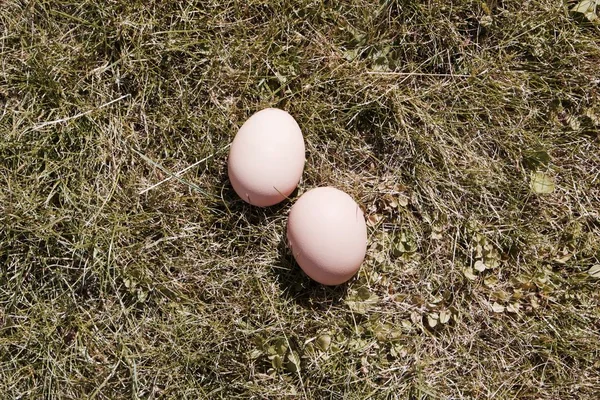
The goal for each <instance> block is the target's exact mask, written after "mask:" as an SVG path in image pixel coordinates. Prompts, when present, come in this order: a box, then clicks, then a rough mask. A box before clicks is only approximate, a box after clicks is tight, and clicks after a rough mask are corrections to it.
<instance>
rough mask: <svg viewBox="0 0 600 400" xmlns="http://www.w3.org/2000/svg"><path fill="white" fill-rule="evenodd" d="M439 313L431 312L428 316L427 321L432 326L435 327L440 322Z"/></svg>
mask: <svg viewBox="0 0 600 400" xmlns="http://www.w3.org/2000/svg"><path fill="white" fill-rule="evenodd" d="M438 319H439V315H438V314H437V313H433V314H429V315H428V316H427V323H428V324H429V326H430V327H432V328H435V326H436V325H437V324H438Z"/></svg>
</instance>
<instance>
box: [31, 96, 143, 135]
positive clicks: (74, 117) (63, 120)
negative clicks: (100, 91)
mask: <svg viewBox="0 0 600 400" xmlns="http://www.w3.org/2000/svg"><path fill="white" fill-rule="evenodd" d="M129 96H131V94H129V93H127V94H125V95H123V96H121V97H119V98H117V99H114V100H111V101H109V102H108V103H104V104H102V105H101V106H99V107H96V108H92V109H91V110H87V111H85V112H82V113H79V114H76V115H73V116H72V117H67V118H61V119H57V120H54V121H47V122H42V123H41V124H38V125H35V126H34V127H33V128H31V130H32V131H37V130H39V129H42V128H44V127H46V126H49V125H56V124H60V123H62V122H67V121H70V120H72V119H76V118H80V117H83V116H85V115H88V114H91V113H93V112H94V111H97V110H100V109H102V108H104V107H108V106H110V105H111V104H113V103H116V102H117V101H121V100H123V99H124V98H126V97H129Z"/></svg>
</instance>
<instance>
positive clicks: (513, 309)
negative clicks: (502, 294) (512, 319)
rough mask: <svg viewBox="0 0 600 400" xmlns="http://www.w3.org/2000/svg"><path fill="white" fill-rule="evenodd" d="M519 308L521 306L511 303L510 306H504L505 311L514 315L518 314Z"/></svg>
mask: <svg viewBox="0 0 600 400" xmlns="http://www.w3.org/2000/svg"><path fill="white" fill-rule="evenodd" d="M520 308H521V305H520V304H519V303H512V304H509V305H508V306H506V311H508V312H509V313H513V314H516V313H518V312H519V309H520Z"/></svg>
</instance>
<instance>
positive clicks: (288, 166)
mask: <svg viewBox="0 0 600 400" xmlns="http://www.w3.org/2000/svg"><path fill="white" fill-rule="evenodd" d="M304 151H305V148H304V138H303V137H302V131H301V130H300V127H299V126H298V123H297V122H296V120H295V119H294V117H292V116H291V115H290V114H288V113H287V112H285V111H283V110H279V109H277V108H266V109H264V110H261V111H259V112H257V113H255V114H253V115H252V116H251V117H250V118H249V119H248V120H247V121H246V122H244V124H243V125H242V127H241V128H240V130H239V131H238V133H237V134H236V136H235V138H234V139H233V142H232V144H231V148H230V150H229V160H228V173H229V180H230V181H231V185H232V186H233V189H234V190H235V192H236V193H237V194H238V196H240V197H241V198H242V199H243V200H245V201H247V202H248V203H250V204H252V205H255V206H260V207H267V206H272V205H274V204H277V203H279V202H281V201H283V200H284V199H285V198H286V197H287V196H289V195H290V194H291V193H292V192H293V191H294V189H295V188H296V186H298V182H299V181H300V177H301V176H302V170H303V169H304V159H305V156H304Z"/></svg>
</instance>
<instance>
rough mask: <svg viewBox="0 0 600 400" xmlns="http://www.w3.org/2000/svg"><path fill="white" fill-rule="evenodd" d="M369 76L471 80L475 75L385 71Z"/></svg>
mask: <svg viewBox="0 0 600 400" xmlns="http://www.w3.org/2000/svg"><path fill="white" fill-rule="evenodd" d="M367 74H369V75H394V76H437V77H447V78H470V77H471V76H473V75H464V74H428V73H425V72H385V71H368V72H367Z"/></svg>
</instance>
